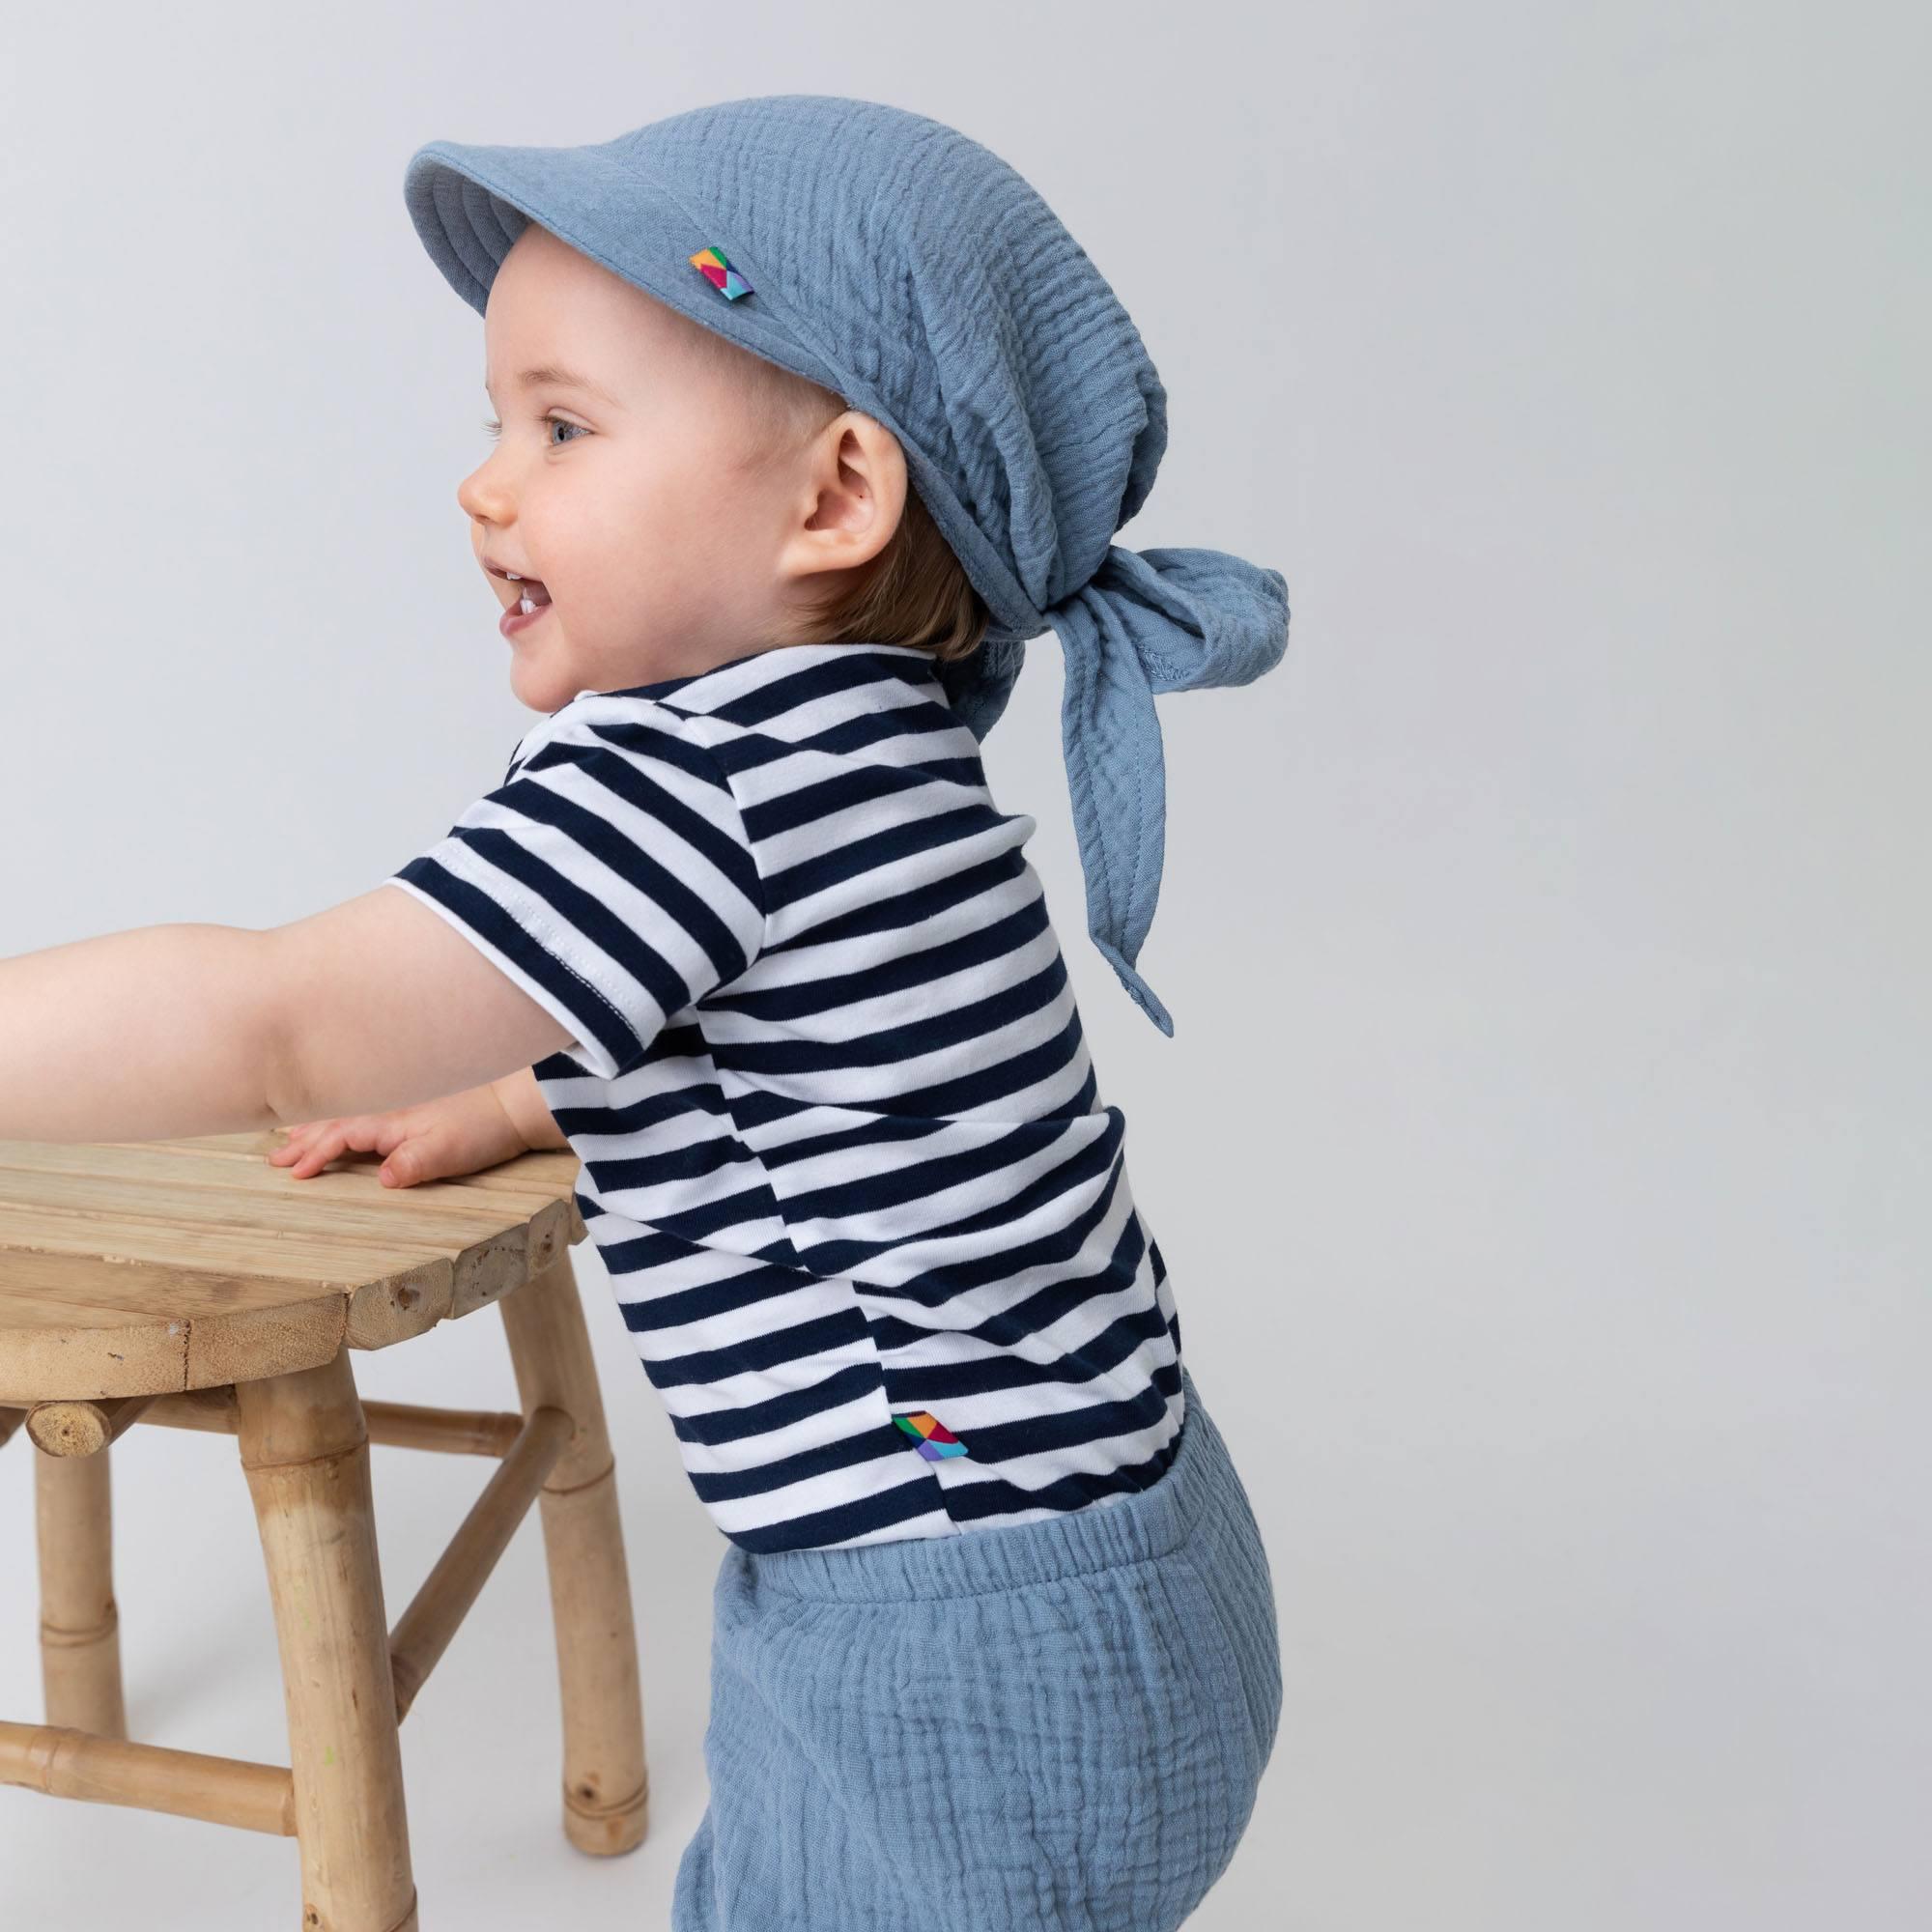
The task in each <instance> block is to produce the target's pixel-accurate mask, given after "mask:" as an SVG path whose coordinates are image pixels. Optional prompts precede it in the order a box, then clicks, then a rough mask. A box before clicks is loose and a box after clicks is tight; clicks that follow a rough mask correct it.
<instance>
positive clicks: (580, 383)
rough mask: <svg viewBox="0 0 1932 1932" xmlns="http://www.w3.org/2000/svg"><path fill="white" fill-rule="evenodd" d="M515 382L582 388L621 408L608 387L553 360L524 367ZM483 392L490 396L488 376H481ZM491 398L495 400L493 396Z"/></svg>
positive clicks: (531, 387) (528, 385) (528, 384)
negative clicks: (530, 367)
mask: <svg viewBox="0 0 1932 1932" xmlns="http://www.w3.org/2000/svg"><path fill="white" fill-rule="evenodd" d="M517 383H518V385H519V386H520V387H522V388H526V389H535V388H539V387H544V386H548V387H550V388H554V389H582V391H583V392H584V394H585V395H589V396H595V397H596V398H597V399H598V401H599V402H603V403H609V404H610V405H611V408H612V409H613V410H616V409H622V408H623V405H622V404H621V403H620V402H618V400H617V398H616V397H615V396H613V395H612V394H611V392H610V390H609V389H607V388H604V387H603V386H602V385H601V384H597V383H593V382H592V381H591V380H590V378H589V377H588V376H580V375H578V374H577V373H576V371H575V370H572V369H562V368H559V367H558V366H557V365H556V364H555V363H554V362H539V363H538V364H537V365H536V367H535V368H533V369H526V370H525V371H524V372H523V374H522V375H521V376H519V377H518V378H517ZM483 393H484V394H485V395H486V396H492V391H491V388H490V379H489V377H488V376H485V377H484V378H483ZM492 400H493V401H494V400H495V398H494V396H492Z"/></svg>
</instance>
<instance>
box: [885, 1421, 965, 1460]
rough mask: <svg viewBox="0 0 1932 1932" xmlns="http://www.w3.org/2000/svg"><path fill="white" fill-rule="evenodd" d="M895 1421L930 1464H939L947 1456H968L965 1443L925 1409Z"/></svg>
mask: <svg viewBox="0 0 1932 1932" xmlns="http://www.w3.org/2000/svg"><path fill="white" fill-rule="evenodd" d="M893 1420H894V1421H895V1422H896V1423H897V1424H898V1426H899V1427H900V1428H901V1429H903V1430H904V1431H905V1433H906V1434H907V1435H910V1436H911V1437H912V1438H913V1442H914V1445H915V1447H917V1449H918V1450H919V1453H920V1454H921V1455H922V1456H923V1457H924V1458H925V1460H926V1461H927V1462H928V1463H937V1462H938V1461H940V1459H941V1458H942V1457H946V1456H963V1455H965V1454H966V1445H965V1443H963V1442H962V1441H960V1439H959V1438H958V1436H956V1435H953V1433H952V1430H950V1429H949V1428H947V1426H946V1425H945V1423H943V1422H941V1421H940V1419H939V1418H938V1416H936V1415H931V1414H928V1413H927V1412H926V1410H924V1409H923V1408H922V1409H919V1410H916V1411H915V1412H914V1413H913V1414H911V1415H895V1416H894V1417H893Z"/></svg>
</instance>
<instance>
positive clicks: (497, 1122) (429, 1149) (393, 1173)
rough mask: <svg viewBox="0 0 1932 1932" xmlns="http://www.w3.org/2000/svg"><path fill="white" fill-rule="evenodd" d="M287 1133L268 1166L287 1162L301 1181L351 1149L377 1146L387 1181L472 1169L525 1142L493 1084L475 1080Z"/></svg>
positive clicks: (523, 1147)
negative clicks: (412, 1101)
mask: <svg viewBox="0 0 1932 1932" xmlns="http://www.w3.org/2000/svg"><path fill="white" fill-rule="evenodd" d="M287 1133H288V1139H287V1141H286V1142H285V1143H284V1144H283V1145H282V1146H280V1147H278V1148H271V1149H270V1151H269V1156H268V1158H269V1162H270V1166H273V1167H287V1169H288V1170H289V1172H290V1174H292V1175H293V1176H294V1177H295V1178H296V1179H298V1180H300V1179H307V1178H308V1177H310V1176H311V1175H316V1174H320V1173H321V1172H322V1170H323V1169H324V1168H325V1167H326V1166H327V1164H328V1163H329V1162H330V1161H331V1160H334V1159H335V1158H336V1157H337V1156H338V1155H340V1154H343V1153H346V1152H348V1151H352V1150H353V1151H356V1152H358V1153H368V1152H375V1153H380V1154H383V1155H385V1156H386V1158H385V1159H384V1162H383V1166H382V1168H381V1169H380V1171H379V1172H378V1174H377V1177H376V1178H377V1179H379V1180H380V1181H382V1183H383V1184H384V1186H385V1187H413V1186H414V1185H415V1184H416V1183H417V1182H418V1181H423V1180H439V1179H447V1178H448V1177H450V1176H452V1175H458V1174H476V1173H478V1172H480V1171H481V1170H482V1169H484V1168H486V1167H495V1166H496V1165H497V1162H498V1161H504V1160H509V1159H511V1158H512V1157H514V1156H515V1155H517V1154H520V1153H524V1152H526V1151H528V1147H529V1143H528V1142H527V1141H526V1140H525V1138H524V1135H523V1132H522V1131H521V1129H519V1127H518V1126H517V1124H516V1122H513V1121H512V1120H511V1119H510V1116H509V1114H508V1113H507V1112H505V1110H504V1107H503V1102H502V1100H501V1098H500V1097H499V1095H498V1094H497V1090H496V1088H495V1087H494V1086H488V1087H472V1088H470V1089H469V1091H468V1092H467V1093H463V1094H449V1095H447V1096H446V1097H445V1098H443V1099H440V1100H428V1101H425V1102H424V1103H423V1105H421V1106H420V1107H400V1108H398V1109H396V1110H395V1111H394V1112H393V1113H387V1114H357V1115H355V1117H354V1118H353V1119H351V1120H345V1121H302V1122H298V1124H297V1125H295V1126H292V1127H290V1128H288V1129H287Z"/></svg>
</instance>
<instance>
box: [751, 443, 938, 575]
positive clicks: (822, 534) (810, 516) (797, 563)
mask: <svg viewBox="0 0 1932 1932" xmlns="http://www.w3.org/2000/svg"><path fill="white" fill-rule="evenodd" d="M906 488H907V484H906V462H905V452H904V450H902V449H901V448H900V447H899V440H898V438H897V437H895V435H894V434H893V433H892V431H891V430H889V429H887V428H886V427H885V425H884V424H883V423H880V422H877V421H875V420H874V419H873V418H872V417H871V416H868V415H867V414H866V413H865V412H864V411H862V410H847V411H846V412H844V413H843V414H842V415H839V416H838V417H836V418H834V420H833V421H831V422H829V423H827V424H826V426H825V427H824V429H823V430H821V431H820V432H819V433H818V435H817V436H816V437H814V438H813V439H812V442H811V447H810V455H809V458H808V462H807V466H806V472H805V477H804V484H803V490H802V497H801V501H802V506H803V512H804V514H803V516H802V518H801V520H800V524H799V526H798V527H797V528H796V529H795V530H794V531H793V532H792V535H791V538H790V540H789V541H788V542H787V544H786V546H785V552H784V554H783V556H782V557H781V568H784V569H788V570H789V571H790V572H791V573H792V574H794V575H797V576H808V575H810V574H813V573H815V572H821V571H828V570H855V569H858V568H860V567H862V566H863V565H865V564H867V563H870V562H871V560H872V559H873V558H874V557H875V556H877V555H878V554H880V553H881V552H882V551H883V550H884V549H885V548H886V546H887V545H888V544H889V543H891V542H892V540H893V538H894V536H895V534H896V533H897V531H898V527H899V524H900V521H901V519H902V518H903V517H904V515H905V504H906Z"/></svg>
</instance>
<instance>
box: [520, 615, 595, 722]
mask: <svg viewBox="0 0 1932 1932" xmlns="http://www.w3.org/2000/svg"><path fill="white" fill-rule="evenodd" d="M555 622H556V620H555V619H554V618H553V619H551V620H550V623H548V624H547V625H545V626H544V627H543V628H544V629H546V630H553V629H554V627H555ZM559 641H560V640H559V639H553V638H548V637H547V638H545V639H543V640H542V641H541V642H539V641H538V640H537V639H536V638H535V637H534V636H533V635H531V634H529V633H526V635H525V637H524V638H522V639H511V642H510V690H511V692H512V693H513V694H514V695H515V696H516V699H517V702H518V703H519V704H523V705H526V706H527V707H528V708H529V709H530V710H532V711H541V712H542V713H544V714H545V716H546V717H547V716H549V714H550V713H551V712H553V711H560V710H561V709H562V708H563V707H564V706H565V705H566V704H568V703H569V702H570V700H571V699H572V698H573V697H575V696H577V694H578V693H579V692H580V691H588V690H592V689H595V688H596V681H595V679H593V678H591V677H589V676H587V675H583V674H582V672H581V668H580V667H578V666H576V665H575V664H574V662H573V660H572V658H571V654H570V652H569V651H568V649H558V648H556V644H557V643H558V642H559Z"/></svg>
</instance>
